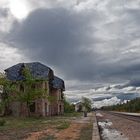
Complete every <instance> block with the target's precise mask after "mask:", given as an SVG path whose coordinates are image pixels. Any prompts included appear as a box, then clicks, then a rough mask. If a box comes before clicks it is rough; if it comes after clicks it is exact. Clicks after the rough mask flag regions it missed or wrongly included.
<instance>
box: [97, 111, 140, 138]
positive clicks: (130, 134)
mask: <svg viewBox="0 0 140 140" xmlns="http://www.w3.org/2000/svg"><path fill="white" fill-rule="evenodd" d="M97 119H98V122H99V125H100V130H101V133H102V138H103V140H140V123H138V122H135V121H131V120H128V119H125V118H122V117H118V116H114V115H111V114H108V113H105V112H97Z"/></svg>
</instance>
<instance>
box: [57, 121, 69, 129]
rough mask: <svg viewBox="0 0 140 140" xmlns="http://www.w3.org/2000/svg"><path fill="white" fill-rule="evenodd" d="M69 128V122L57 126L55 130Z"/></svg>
mask: <svg viewBox="0 0 140 140" xmlns="http://www.w3.org/2000/svg"><path fill="white" fill-rule="evenodd" d="M69 126H70V122H68V121H63V122H62V123H61V124H59V125H58V126H57V127H56V128H57V129H66V128H68V127H69Z"/></svg>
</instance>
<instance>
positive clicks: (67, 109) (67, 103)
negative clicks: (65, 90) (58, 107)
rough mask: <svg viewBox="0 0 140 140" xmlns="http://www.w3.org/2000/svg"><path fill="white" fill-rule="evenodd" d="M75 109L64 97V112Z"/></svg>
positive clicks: (70, 111)
mask: <svg viewBox="0 0 140 140" xmlns="http://www.w3.org/2000/svg"><path fill="white" fill-rule="evenodd" d="M74 111H75V107H74V105H72V104H70V103H69V102H68V101H67V100H66V98H64V113H72V112H74Z"/></svg>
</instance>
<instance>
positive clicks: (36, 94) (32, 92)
mask: <svg viewBox="0 0 140 140" xmlns="http://www.w3.org/2000/svg"><path fill="white" fill-rule="evenodd" d="M21 74H22V76H23V80H21V81H15V82H13V81H10V80H8V79H7V78H6V76H4V75H3V76H2V75H1V76H0V85H1V86H3V92H2V93H1V98H2V101H1V102H0V111H1V112H3V114H4V115H8V114H10V113H11V111H10V110H9V107H8V106H9V104H10V103H11V102H16V101H19V102H20V103H26V104H27V108H28V115H29V116H30V105H31V104H32V103H33V101H34V100H35V99H38V98H41V97H43V98H47V99H48V100H50V101H52V98H51V97H49V96H48V94H47V89H42V88H39V87H38V88H36V87H35V85H39V84H40V82H41V79H40V80H39V79H38V80H36V79H35V78H34V77H33V76H32V75H31V73H30V70H29V69H28V68H27V67H23V69H22V70H21ZM18 86H19V88H20V90H19V88H18ZM25 93H26V94H25ZM44 93H45V94H44ZM3 110H4V111H3Z"/></svg>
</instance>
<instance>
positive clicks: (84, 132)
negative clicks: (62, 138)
mask: <svg viewBox="0 0 140 140" xmlns="http://www.w3.org/2000/svg"><path fill="white" fill-rule="evenodd" d="M92 131H93V125H92V124H87V126H85V127H83V128H82V129H81V132H80V138H79V139H77V140H91V139H92Z"/></svg>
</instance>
